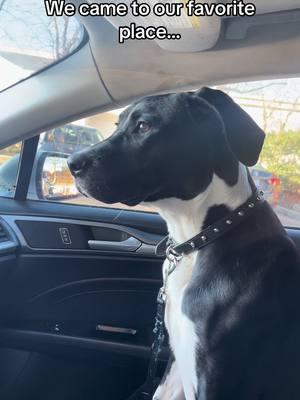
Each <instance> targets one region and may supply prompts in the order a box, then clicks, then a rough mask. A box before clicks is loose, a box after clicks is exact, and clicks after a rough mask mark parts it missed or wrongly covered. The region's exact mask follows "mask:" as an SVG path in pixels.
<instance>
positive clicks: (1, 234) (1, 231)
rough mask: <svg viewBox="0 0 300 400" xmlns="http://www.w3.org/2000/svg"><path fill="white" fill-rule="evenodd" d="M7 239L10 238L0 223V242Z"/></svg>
mask: <svg viewBox="0 0 300 400" xmlns="http://www.w3.org/2000/svg"><path fill="white" fill-rule="evenodd" d="M9 240H10V238H9V237H8V234H7V232H6V230H5V229H4V228H3V226H2V224H1V223H0V243H1V242H7V241H9Z"/></svg>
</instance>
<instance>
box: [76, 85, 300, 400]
mask: <svg viewBox="0 0 300 400" xmlns="http://www.w3.org/2000/svg"><path fill="white" fill-rule="evenodd" d="M263 142H264V133H263V132H262V130H261V129H260V128H259V127H258V126H257V125H256V123H255V122H254V121H253V120H252V119H251V118H250V116H249V115H248V114H246V113H245V112H244V111H243V110H242V109H241V108H240V107H239V106H238V105H237V104H235V103H234V101H233V100H232V99H231V98H230V97H229V96H227V95H226V94H225V93H223V92H221V91H218V90H213V89H209V88H203V89H201V90H200V91H198V92H187V93H175V94H166V95H159V96H151V97H146V98H144V99H142V100H140V101H137V102H135V103H133V104H132V105H131V106H129V107H128V108H127V109H126V110H125V111H124V112H122V114H121V115H120V118H119V123H118V125H117V128H116V131H115V133H114V134H113V135H112V136H111V137H110V138H109V139H107V140H105V141H104V142H101V143H99V144H97V145H95V146H93V147H91V148H90V149H87V150H84V151H82V152H80V153H77V154H76V155H73V156H72V157H71V159H70V160H69V166H70V169H71V171H72V173H73V175H74V176H75V177H76V182H77V185H78V187H79V189H80V190H81V191H82V192H83V193H84V194H86V195H88V196H91V197H94V198H96V199H98V200H101V201H104V202H107V203H114V202H122V203H124V204H127V205H130V206H134V205H136V204H139V203H141V202H147V203H150V204H151V205H154V206H155V207H157V209H158V210H159V212H160V214H161V215H162V217H163V218H164V219H165V220H166V222H167V225H168V229H169V234H170V237H171V238H172V239H173V241H174V242H175V243H178V244H180V243H182V242H185V241H187V240H189V239H191V238H192V237H194V236H195V235H197V234H198V233H199V232H200V231H201V230H203V229H204V228H206V227H208V226H211V225H212V226H214V224H216V223H218V221H221V220H222V219H224V218H226V216H227V215H233V214H232V213H234V210H237V209H239V207H240V206H242V205H244V204H245V205H247V201H249V199H251V196H253V193H254V191H255V186H254V184H253V181H252V180H251V177H250V175H249V173H248V169H247V166H251V165H254V164H255V163H256V161H257V159H258V157H259V154H260V151H261V148H262V145H263ZM248 205H249V206H250V207H252V208H254V204H252V203H250V204H248ZM243 214H244V213H242V212H240V216H243ZM229 223H230V221H229ZM168 265H169V264H168V263H166V262H165V263H164V271H166V268H168ZM165 274H166V272H165ZM165 322H166V327H167V330H168V333H169V338H170V346H171V349H172V357H171V360H170V362H169V365H168V367H167V370H166V373H165V376H164V378H163V380H162V382H161V384H160V386H159V387H158V389H157V390H156V393H155V395H154V399H155V400H183V399H186V400H195V399H198V400H279V399H280V400H296V399H297V400H298V399H300V268H299V263H298V257H297V253H296V249H295V247H294V245H293V243H292V242H291V241H290V240H289V238H288V237H287V234H286V232H285V230H284V229H283V227H282V225H281V224H280V222H279V220H278V219H277V217H276V215H275V214H274V212H273V211H272V209H271V208H270V206H269V205H268V204H267V203H266V202H262V204H260V205H259V206H257V207H255V210H252V213H251V216H248V217H247V216H245V218H241V222H240V223H239V224H238V225H237V226H234V227H233V228H232V229H230V230H228V231H227V232H226V234H224V235H222V236H221V237H220V238H218V239H217V240H214V241H213V242H210V243H209V244H208V245H207V246H205V247H203V248H202V249H200V250H197V249H196V251H193V252H191V253H189V254H187V255H183V257H182V259H181V260H180V261H179V262H178V265H177V268H176V269H175V271H174V272H173V273H172V274H171V275H170V276H169V279H168V285H167V304H166V312H165Z"/></svg>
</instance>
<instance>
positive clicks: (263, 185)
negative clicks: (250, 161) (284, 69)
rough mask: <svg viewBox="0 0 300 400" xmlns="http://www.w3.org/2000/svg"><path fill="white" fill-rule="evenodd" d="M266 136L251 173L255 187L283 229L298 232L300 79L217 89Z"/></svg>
mask: <svg viewBox="0 0 300 400" xmlns="http://www.w3.org/2000/svg"><path fill="white" fill-rule="evenodd" d="M219 88H220V89H221V90H224V91H225V92H227V93H228V94H229V95H230V96H232V97H233V98H234V99H235V101H236V102H237V103H238V104H240V105H241V106H242V107H243V108H244V109H245V110H246V111H247V112H248V113H249V114H250V115H251V116H252V117H253V118H254V120H255V121H256V122H257V123H258V125H260V127H261V128H262V129H263V130H264V132H265V133H266V139H265V143H264V147H263V150H262V152H261V155H260V159H259V162H258V163H257V165H255V166H254V167H253V168H251V169H250V171H251V174H252V177H253V179H254V182H255V183H256V185H257V187H258V188H259V189H260V190H262V191H263V192H264V194H265V198H266V199H267V200H268V201H269V203H270V204H271V205H272V207H273V208H274V210H275V211H276V213H277V215H278V217H279V219H280V220H281V222H282V223H283V225H285V226H289V227H298V228H300V79H299V78H290V79H276V80H267V81H258V82H246V83H238V84H230V85H222V86H219Z"/></svg>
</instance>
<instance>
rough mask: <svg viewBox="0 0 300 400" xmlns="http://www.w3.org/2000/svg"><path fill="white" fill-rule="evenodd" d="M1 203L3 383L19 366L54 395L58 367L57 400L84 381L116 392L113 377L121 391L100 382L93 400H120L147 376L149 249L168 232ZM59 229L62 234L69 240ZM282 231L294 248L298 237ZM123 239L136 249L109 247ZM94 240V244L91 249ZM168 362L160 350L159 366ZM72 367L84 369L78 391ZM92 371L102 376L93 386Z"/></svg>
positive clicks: (119, 219) (154, 282)
mask: <svg viewBox="0 0 300 400" xmlns="http://www.w3.org/2000/svg"><path fill="white" fill-rule="evenodd" d="M6 204H7V207H5V201H4V203H3V204H2V210H1V212H2V215H1V220H0V224H1V225H3V226H4V227H5V229H6V230H7V232H8V234H9V236H10V238H9V239H10V242H11V243H10V245H11V247H10V248H8V249H7V250H6V251H5V252H4V253H1V246H0V277H1V279H0V297H1V301H0V304H1V309H0V314H1V327H0V346H1V348H2V350H0V354H2V353H1V352H6V353H7V352H9V354H10V358H9V359H10V362H11V365H12V368H11V371H12V372H10V374H11V375H9V376H10V378H11V379H10V380H12V381H14V379H15V376H19V375H20V374H21V375H22V376H23V375H24V365H25V364H26V369H28V368H29V369H32V370H33V371H34V374H35V375H36V376H37V377H39V379H38V378H37V381H36V382H35V384H32V383H30V382H31V380H32V379H33V378H32V377H30V378H29V377H28V380H26V376H25V377H23V378H22V379H23V380H24V382H23V383H24V385H25V386H24V388H23V389H24V390H25V392H26V391H28V396H29V394H30V396H31V397H32V396H34V393H33V392H32V388H33V387H35V385H37V386H39V385H40V382H44V387H46V388H48V389H47V393H52V394H53V393H54V392H53V390H54V389H53V387H52V386H53V385H52V386H51V387H48V386H47V385H46V383H45V381H44V380H45V373H46V371H52V368H53V367H54V365H56V366H57V368H58V371H59V374H60V375H59V379H60V380H61V382H62V383H61V390H60V393H61V394H59V395H58V394H57V393H56V396H58V398H60V397H59V396H60V395H61V396H62V394H63V396H64V397H61V398H64V399H68V398H72V396H73V398H78V399H81V398H83V397H82V396H83V395H82V392H81V390H82V391H86V390H88V389H87V388H88V387H89V383H90V381H91V380H92V381H93V386H94V388H97V387H98V386H97V385H100V383H101V381H102V383H103V380H104V382H105V383H107V384H108V383H109V385H108V386H113V382H114V379H115V382H117V381H118V382H119V384H120V385H121V389H120V391H119V392H117V393H114V388H112V387H111V388H110V389H109V388H108V387H107V385H104V389H103V386H101V390H104V392H105V390H107V393H109V394H108V395H107V396H108V397H100V398H103V399H126V396H127V395H128V396H129V394H130V391H132V390H133V389H135V388H136V386H137V385H138V384H140V383H142V381H143V379H145V375H146V369H147V360H148V357H149V354H150V345H151V340H152V328H153V322H154V317H155V308H156V296H157V291H158V288H159V287H160V285H161V265H162V259H161V258H159V257H157V256H156V255H155V253H154V247H155V245H156V244H157V242H158V241H159V240H160V239H161V238H162V237H163V236H164V234H165V233H166V229H165V225H164V223H163V222H162V220H161V219H160V217H158V216H157V215H156V214H146V213H139V212H130V211H121V212H120V210H113V209H112V210H111V209H97V208H93V207H90V208H85V207H78V206H69V205H67V206H66V205H60V204H50V203H43V202H34V201H27V202H16V201H10V203H6ZM12 211H14V212H12ZM61 228H64V229H67V232H68V234H67V239H68V240H67V242H68V243H65V241H64V235H63V234H62V232H61ZM288 232H289V234H290V236H291V237H292V239H293V240H294V241H295V243H296V245H297V246H298V248H300V231H297V230H289V231H288ZM130 238H134V239H135V240H137V241H138V246H137V247H136V248H132V247H130V249H128V248H125V249H124V247H122V246H121V247H120V248H118V249H116V248H114V247H111V243H115V244H120V243H121V244H122V242H124V241H127V240H128V239H130ZM91 241H94V242H97V243H100V244H101V246H96V247H94V248H93V247H91V246H90V244H89V242H91ZM143 246H144V247H143ZM1 254H2V255H1ZM3 357H4V358H5V356H4V355H3ZM167 358H168V348H167V346H165V347H164V350H163V352H162V354H161V365H160V370H162V369H163V366H164V363H165V361H166V360H167ZM11 360H15V362H12V361H11ZM28 360H29V361H28ZM66 366H67V370H65V367H66ZM71 370H72V371H73V373H74V374H75V375H76V374H78V373H79V372H78V371H81V372H82V371H84V373H83V375H84V378H82V379H83V381H84V382H83V381H80V382H78V383H76V385H75V386H76V387H77V386H78V385H79V389H78V390H77V392H76V394H74V392H73V389H74V388H73V386H72V384H71V383H70V380H69V375H68V374H69V372H67V371H71ZM9 371H10V370H9ZM16 371H17V372H16ZM20 371H23V372H20ZM88 371H89V372H88ZM95 371H101V372H99V374H100V373H101V377H99V382H98V380H97V376H96V375H95ZM122 371H123V372H122ZM124 371H127V373H124ZM7 374H8V372H7V371H6V375H7ZM107 374H110V375H111V374H113V375H114V379H112V378H109V377H108V376H107ZM4 375H5V374H4ZM6 375H5V376H6ZM110 375H109V376H110ZM125 376H126V379H125ZM13 378H14V379H13ZM7 381H9V380H7V379H6V382H7ZM97 382H98V383H97ZM73 385H74V384H73ZM67 386H70V387H69V388H68V389H67ZM2 387H3V388H4V389H3V390H6V389H5V387H7V384H6V385H2ZM23 389H22V390H23ZM95 390H96V389H95ZM110 390H112V392H110ZM13 392H14V394H15V395H16V397H15V398H16V399H18V398H20V397H18V396H19V394H18V391H13ZM0 394H1V381H0ZM125 394H126V396H125ZM76 395H77V397H76ZM74 396H75V397H74ZM124 396H125V397H124ZM4 398H5V397H4ZM33 398H34V397H33ZM50 398H51V397H49V399H50Z"/></svg>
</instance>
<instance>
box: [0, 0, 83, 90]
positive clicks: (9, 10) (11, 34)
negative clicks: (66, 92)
mask: <svg viewBox="0 0 300 400" xmlns="http://www.w3.org/2000/svg"><path fill="white" fill-rule="evenodd" d="M83 35H84V29H83V26H82V25H80V23H79V22H78V20H77V19H76V18H74V17H48V16H47V14H46V13H45V6H44V2H43V1H41V0H26V1H20V0H2V1H0V71H1V74H0V91H1V90H3V89H5V88H7V87H8V86H11V85H13V84H14V83H16V82H18V81H20V80H22V79H24V78H26V77H28V76H30V75H31V74H33V73H34V72H36V71H38V70H40V69H42V68H44V67H46V66H48V65H49V64H52V63H53V62H55V61H57V60H59V59H61V58H63V57H65V56H66V55H68V54H70V53H71V52H72V51H73V50H75V49H76V48H77V47H78V45H79V44H80V43H81V41H82V39H83Z"/></svg>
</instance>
